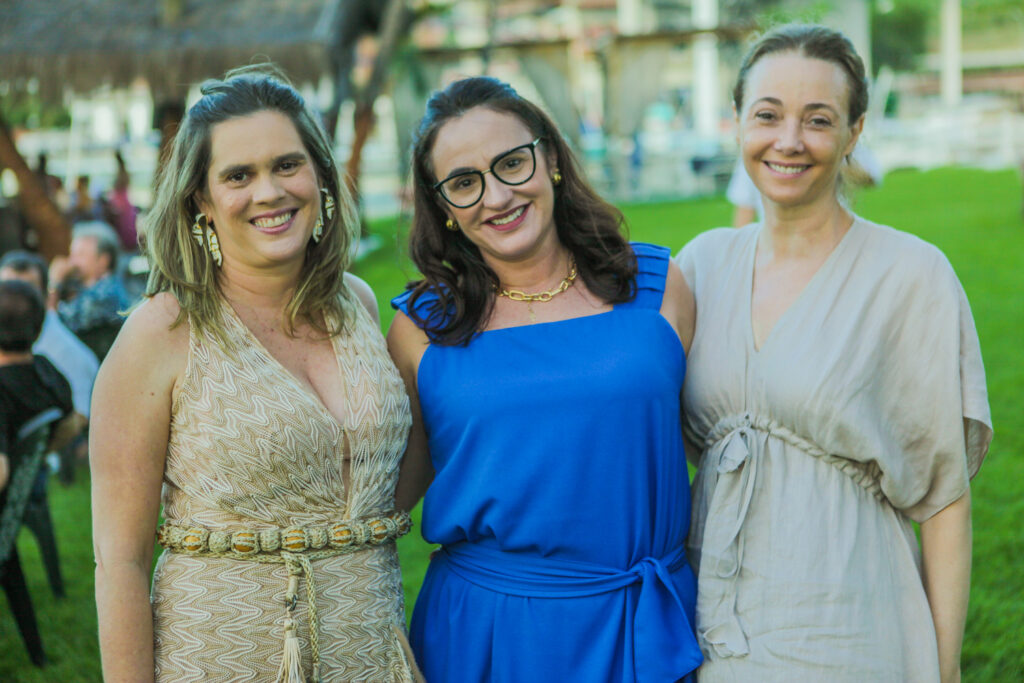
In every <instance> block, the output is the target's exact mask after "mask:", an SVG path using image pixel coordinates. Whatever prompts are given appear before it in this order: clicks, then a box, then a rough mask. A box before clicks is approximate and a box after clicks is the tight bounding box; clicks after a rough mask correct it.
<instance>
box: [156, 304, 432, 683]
mask: <svg viewBox="0 0 1024 683" xmlns="http://www.w3.org/2000/svg"><path fill="white" fill-rule="evenodd" d="M348 299H349V301H351V302H353V303H349V304H347V306H346V310H348V311H351V313H350V314H349V319H348V322H347V323H346V331H345V333H344V334H342V335H341V336H339V337H335V338H334V340H333V342H334V348H335V351H336V354H337V358H338V366H339V368H340V376H341V378H342V381H344V382H345V385H346V391H347V393H348V406H347V408H348V411H347V415H346V417H345V420H344V424H339V423H338V422H337V421H336V420H335V419H334V417H333V416H332V415H331V413H329V412H328V411H327V410H326V408H325V407H324V406H323V404H322V403H321V402H320V400H319V399H318V398H317V397H316V396H314V395H313V394H312V393H310V392H309V390H307V388H306V387H305V386H303V385H301V384H299V382H298V381H297V380H296V379H295V378H294V377H293V376H292V375H291V373H289V372H288V370H286V369H285V368H284V367H283V366H282V365H281V364H280V363H279V362H278V361H277V360H275V359H274V358H273V357H272V356H271V355H270V354H269V353H268V352H267V351H266V350H265V349H264V347H263V346H262V345H261V344H260V342H259V341H258V340H257V339H256V338H255V337H254V336H253V335H252V334H251V333H250V332H249V330H248V329H247V328H246V327H245V326H244V325H243V324H242V322H241V320H239V319H238V317H237V316H236V315H235V313H234V312H233V311H232V310H231V308H230V307H229V306H227V305H225V306H224V315H225V323H226V325H227V328H228V333H229V337H230V340H231V341H232V342H233V344H232V348H226V347H225V346H224V345H223V344H222V343H221V342H220V341H219V340H218V339H217V338H216V337H215V336H213V334H212V333H206V334H198V333H197V332H196V330H195V328H194V327H193V328H192V331H191V333H190V342H189V345H190V348H189V358H188V364H187V368H186V371H185V378H184V381H183V385H182V387H181V390H180V393H179V395H178V396H177V398H176V400H175V402H174V404H173V406H172V418H171V431H170V440H169V443H168V448H167V464H166V471H165V474H164V488H163V505H164V508H163V514H164V517H165V519H166V520H167V522H169V523H172V524H176V525H179V526H183V527H189V526H192V525H198V526H201V527H206V528H207V529H210V530H237V529H239V528H248V529H255V530H260V529H271V528H288V527H293V526H303V525H320V526H326V525H330V524H331V523H334V522H338V521H341V520H346V519H357V518H363V517H367V516H372V515H380V514H382V513H385V512H388V511H390V510H392V508H393V507H394V488H395V483H396V480H397V476H398V465H399V461H400V459H401V456H402V453H403V451H404V448H405V442H406V437H407V434H408V430H409V426H410V424H411V418H410V413H409V402H408V398H407V397H406V394H405V389H404V386H403V384H402V382H401V379H400V377H399V375H398V372H397V370H396V369H395V367H394V365H393V364H392V362H391V359H390V358H389V357H388V354H387V350H386V348H385V345H384V341H383V338H382V337H381V335H380V332H379V330H378V328H377V326H376V325H375V324H374V323H373V321H372V320H371V319H370V318H369V316H368V315H367V313H366V311H365V310H364V309H363V307H362V306H361V305H359V304H358V303H354V302H356V298H355V296H354V295H352V294H351V293H349V294H348ZM312 568H313V574H314V578H315V588H316V594H315V601H316V607H317V610H318V615H319V623H320V628H319V645H320V648H319V649H320V656H321V667H322V668H321V674H322V678H323V680H324V681H395V680H398V681H407V680H410V679H411V677H412V674H411V672H410V666H409V662H408V660H407V658H406V656H405V654H404V650H403V641H404V630H405V613H404V608H403V601H402V583H401V574H400V571H399V566H398V557H397V555H396V552H395V544H394V543H387V544H385V545H380V546H374V547H371V548H368V549H364V550H361V551H359V552H354V553H351V554H347V555H336V556H333V557H326V558H323V559H317V560H313V561H312ZM306 581H307V577H302V578H301V579H300V583H302V584H304V583H305V582H306ZM287 587H288V571H287V569H286V568H285V567H284V566H283V565H281V564H261V563H257V562H254V561H248V560H239V559H232V558H225V557H214V556H189V555H187V554H181V553H174V552H169V551H165V552H164V553H163V555H162V556H161V557H160V559H159V561H158V563H157V567H156V572H155V575H154V577H153V592H152V604H153V625H154V631H155V633H154V636H155V658H156V678H157V680H158V681H174V682H175V683H179V682H182V681H205V682H208V683H209V682H214V681H273V680H275V677H276V675H277V671H278V667H279V665H280V663H281V659H282V652H283V649H284V648H283V643H284V620H285V608H284V604H285V591H286V589H287ZM298 595H299V601H298V606H297V609H296V618H295V622H296V624H297V625H298V637H299V641H300V645H301V652H302V666H303V670H304V672H305V673H306V675H307V676H308V675H310V673H311V650H310V644H309V636H310V633H309V623H310V622H309V614H308V604H307V603H308V600H307V594H306V588H305V587H304V586H302V587H300V589H299V592H298Z"/></svg>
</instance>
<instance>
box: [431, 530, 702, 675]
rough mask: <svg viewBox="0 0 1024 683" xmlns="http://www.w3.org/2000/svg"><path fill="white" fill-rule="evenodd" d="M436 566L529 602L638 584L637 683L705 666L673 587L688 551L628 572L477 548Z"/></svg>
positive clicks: (445, 553)
mask: <svg viewBox="0 0 1024 683" xmlns="http://www.w3.org/2000/svg"><path fill="white" fill-rule="evenodd" d="M434 561H435V562H441V563H443V565H444V566H446V567H447V568H448V569H449V570H450V571H451V572H452V573H453V574H456V575H457V576H459V577H461V578H463V579H465V580H466V581H468V582H470V583H472V584H473V585H475V586H479V587H480V588H484V589H486V590H490V591H495V592H498V593H503V594H505V595H514V596H518V597H525V598H577V597H587V596H592V595H600V594H601V593H608V592H611V591H614V590H619V589H621V588H625V587H626V586H631V585H633V584H635V583H639V584H640V595H639V597H638V599H637V604H636V612H635V614H634V615H633V639H634V644H635V646H634V654H633V669H634V671H635V673H636V680H637V681H639V682H640V683H654V682H658V683H662V682H664V681H676V680H678V679H680V678H682V677H683V676H685V675H686V674H688V673H689V672H690V671H693V670H694V669H696V668H697V667H698V666H699V665H700V663H701V661H702V656H701V654H700V648H699V647H698V646H697V640H696V638H695V637H694V634H693V627H692V626H691V624H690V619H689V617H688V616H687V612H686V609H685V607H684V605H683V601H682V598H681V597H680V595H679V593H678V592H677V590H676V587H675V584H674V582H673V581H672V574H673V573H674V572H676V571H679V570H685V571H690V569H689V566H688V565H687V562H686V551H685V549H684V548H683V546H679V547H678V548H676V549H674V550H673V551H671V552H670V553H669V554H668V555H666V556H665V557H663V558H660V559H657V558H653V557H645V558H643V559H641V560H640V561H638V562H637V563H636V564H634V565H633V566H632V567H630V568H629V569H626V570H622V569H618V568H615V567H606V566H603V565H599V564H592V563H589V562H579V561H570V560H560V559H555V558H551V557H538V556H536V555H523V554H519V553H506V552H502V551H500V550H495V549H492V548H486V547H482V546H480V545H477V544H473V543H459V544H456V545H452V546H448V547H445V548H442V549H441V550H440V551H439V552H438V553H437V554H436V555H435V557H434Z"/></svg>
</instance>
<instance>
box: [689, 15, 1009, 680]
mask: <svg viewBox="0 0 1024 683" xmlns="http://www.w3.org/2000/svg"><path fill="white" fill-rule="evenodd" d="M733 99H734V104H735V111H736V113H737V124H738V126H739V142H740V149H741V152H742V156H743V162H744V165H745V167H746V170H747V173H748V174H749V175H750V177H751V178H752V179H753V181H754V184H755V185H756V186H757V188H758V190H759V191H760V194H761V197H762V200H763V202H764V207H765V215H764V221H763V222H762V223H755V224H750V225H747V226H746V227H744V228H742V229H740V230H733V229H720V230H714V231H711V232H708V233H705V234H703V235H701V236H699V237H697V238H696V239H694V240H693V241H692V242H690V243H689V244H688V245H687V246H686V247H684V249H683V250H682V252H681V253H680V255H679V257H678V262H679V263H680V265H681V266H682V270H683V274H684V275H685V277H686V280H687V282H688V283H689V284H690V286H691V287H692V288H693V291H694V294H695V296H696V301H697V321H698V322H697V329H696V332H695V336H694V341H693V346H692V348H691V350H690V355H689V357H688V359H687V361H688V370H689V372H688V374H687V381H686V386H685V396H684V401H683V405H684V409H685V416H684V423H683V424H684V428H685V429H686V434H687V438H688V440H689V442H690V443H692V444H694V445H695V446H696V447H695V448H694V449H692V450H691V453H700V459H699V465H698V470H697V477H696V479H695V480H694V484H693V491H694V514H693V526H692V528H691V531H690V536H689V539H688V545H689V547H690V549H691V552H692V553H693V557H694V560H695V561H696V563H697V567H698V574H697V576H698V597H697V634H698V638H699V640H700V643H701V648H702V650H703V652H704V655H705V662H704V664H703V665H702V667H701V669H700V671H699V672H698V675H699V678H700V681H701V683H716V682H719V681H721V682H723V683H724V682H728V683H733V682H734V681H755V680H773V681H775V680H798V681H819V680H828V681H835V682H837V683H861V682H862V681H904V682H906V683H917V682H920V683H934V682H935V681H942V682H943V683H948V682H953V681H959V680H960V652H961V645H962V642H963V633H964V622H965V619H966V615H967V603H968V594H969V586H970V567H971V547H972V546H971V513H970V510H971V494H970V485H969V480H970V478H971V477H972V476H974V474H975V473H976V472H977V471H978V469H979V467H980V466H981V462H982V460H983V458H984V457H985V453H986V452H987V450H988V444H989V442H990V440H991V438H992V427H991V424H992V422H991V418H990V415H989V407H988V399H987V392H986V388H985V372H984V368H983V366H982V360H981V349H980V347H979V342H978V335H977V332H976V331H975V327H974V321H973V319H972V317H971V312H970V307H969V306H968V303H967V299H966V297H965V295H964V292H963V289H962V288H961V286H960V283H959V281H958V280H957V277H956V274H955V273H954V272H953V269H952V267H951V266H950V264H949V261H947V260H946V258H945V256H944V255H943V254H942V253H941V252H940V251H939V250H938V249H936V248H935V247H933V246H931V245H929V244H927V243H925V242H923V241H922V240H920V239H919V238H917V237H915V236H912V235H910V234H907V233H903V232H899V231H896V230H893V229H892V228H888V227H885V226H881V225H877V224H875V223H871V222H869V221H866V220H864V219H863V218H860V217H858V216H856V215H854V214H853V213H852V212H851V211H850V210H849V209H848V208H847V207H846V206H844V204H843V202H841V201H840V197H839V189H840V188H839V184H840V173H841V169H842V167H843V166H844V165H846V164H847V163H848V161H847V160H848V158H849V155H850V153H851V152H852V151H853V148H854V146H855V145H856V143H857V138H858V136H859V135H860V133H861V131H862V129H863V126H864V115H865V112H866V111H867V105H868V91H867V83H866V81H865V78H864V66H863V63H862V62H861V59H860V57H859V56H858V55H857V53H856V52H855V51H854V49H853V45H852V44H851V43H850V41H849V40H847V39H846V38H845V37H844V36H843V35H842V34H840V33H838V32H836V31H833V30H831V29H827V28H824V27H820V26H808V25H801V24H795V25H784V26H781V27H779V28H776V29H774V30H772V31H770V32H769V33H767V34H766V35H765V36H763V37H762V38H761V39H760V40H759V41H758V42H757V43H756V44H755V45H754V46H753V47H752V48H751V49H750V51H749V52H748V53H747V56H746V57H745V59H744V61H743V66H742V67H741V69H740V71H739V75H738V77H737V81H736V86H735V89H734V92H733ZM913 522H917V523H919V524H920V530H921V541H920V545H919V544H918V541H917V538H916V537H915V534H914V528H913Z"/></svg>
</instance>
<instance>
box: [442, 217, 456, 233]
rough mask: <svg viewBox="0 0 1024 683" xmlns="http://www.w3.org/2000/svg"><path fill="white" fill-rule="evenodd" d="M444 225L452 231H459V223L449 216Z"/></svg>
mask: <svg viewBox="0 0 1024 683" xmlns="http://www.w3.org/2000/svg"><path fill="white" fill-rule="evenodd" d="M444 227H446V228H448V229H449V230H451V231H452V232H458V231H459V224H458V223H456V222H455V221H453V220H452V219H451V218H449V219H448V220H446V221H445V222H444Z"/></svg>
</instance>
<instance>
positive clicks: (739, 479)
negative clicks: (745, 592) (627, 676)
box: [697, 413, 884, 658]
mask: <svg viewBox="0 0 1024 683" xmlns="http://www.w3.org/2000/svg"><path fill="white" fill-rule="evenodd" d="M769 437H774V438H777V439H780V440H782V441H784V442H786V443H787V444H789V445H791V446H794V447H796V448H798V449H800V450H801V451H803V452H804V453H807V454H808V455H810V456H812V457H815V458H819V459H821V460H824V461H825V462H828V463H829V464H831V465H833V466H835V467H836V468H838V469H839V470H841V471H842V472H843V473H844V474H846V475H847V476H849V477H850V478H851V479H853V480H854V482H856V483H857V484H859V485H860V486H862V487H863V488H864V489H865V490H867V491H868V492H869V493H871V494H872V495H874V496H875V497H876V498H879V499H883V498H884V496H883V494H882V491H881V485H880V483H879V480H880V476H881V470H880V469H879V468H878V466H877V465H876V464H875V463H873V462H872V463H861V462H856V461H853V460H850V459H848V458H843V457H840V456H837V455H833V454H830V453H828V452H826V451H825V450H824V449H822V448H821V447H819V446H818V445H817V444H815V443H813V442H811V441H809V440H807V439H804V438H803V437H801V436H799V435H797V434H795V433H794V432H792V431H791V430H789V429H787V428H786V427H783V426H782V425H780V424H778V423H777V422H775V421H774V420H769V419H767V418H763V417H757V416H753V415H751V414H750V413H743V414H739V415H731V416H729V417H726V418H723V419H722V420H719V421H718V423H717V424H716V425H715V426H714V427H713V428H712V430H711V432H710V434H709V435H708V437H707V438H706V439H705V441H704V443H705V449H706V450H705V455H704V457H703V459H702V460H701V464H700V468H701V470H703V471H702V472H701V476H700V483H699V486H700V488H701V491H700V499H701V500H705V501H709V503H708V508H707V514H706V517H705V518H704V519H705V520H706V521H705V527H704V530H703V538H702V540H701V553H700V566H699V570H698V573H697V576H698V581H699V582H700V590H699V591H698V593H697V615H698V618H697V636H698V639H699V641H700V643H701V646H702V647H703V648H704V649H705V650H712V651H714V653H715V655H716V656H718V657H720V658H725V657H741V656H743V655H746V654H748V653H749V652H750V648H749V646H748V643H747V637H746V633H745V632H744V630H743V626H742V624H741V623H740V620H739V617H738V616H737V614H736V595H737V583H738V581H739V573H740V567H741V566H742V565H743V545H744V537H743V534H742V533H741V531H742V529H743V525H744V523H745V522H746V518H747V513H748V512H749V510H750V501H751V499H752V498H753V495H754V489H755V488H756V487H757V485H758V468H759V466H760V462H761V460H762V459H763V456H764V453H765V450H766V448H767V443H768V438H769Z"/></svg>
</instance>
